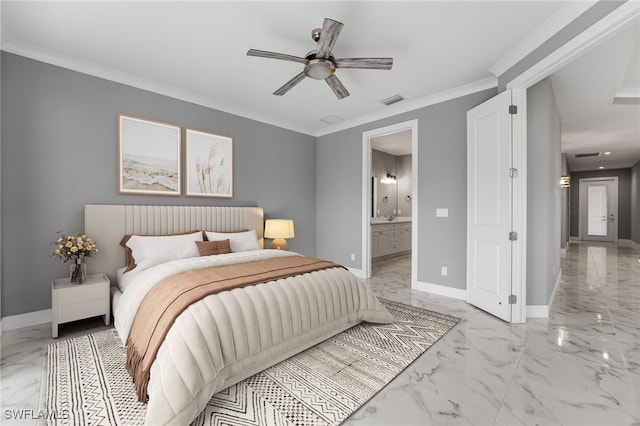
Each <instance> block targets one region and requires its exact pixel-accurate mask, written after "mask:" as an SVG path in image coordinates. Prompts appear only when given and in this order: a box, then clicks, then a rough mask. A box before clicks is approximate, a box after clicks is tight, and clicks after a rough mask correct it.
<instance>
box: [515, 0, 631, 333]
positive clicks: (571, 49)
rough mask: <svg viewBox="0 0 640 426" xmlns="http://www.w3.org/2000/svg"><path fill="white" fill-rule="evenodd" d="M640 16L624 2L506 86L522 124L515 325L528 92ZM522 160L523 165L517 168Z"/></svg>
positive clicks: (519, 319) (521, 265) (520, 290)
mask: <svg viewBox="0 0 640 426" xmlns="http://www.w3.org/2000/svg"><path fill="white" fill-rule="evenodd" d="M639 16H640V3H638V2H626V3H624V4H623V5H621V6H620V7H618V8H617V9H615V10H614V11H612V12H611V13H609V14H608V15H607V16H605V17H604V18H602V19H601V20H599V21H598V22H596V23H595V24H593V25H592V26H590V27H589V28H587V29H586V30H584V31H583V32H581V33H580V34H578V35H577V36H575V37H574V38H573V39H571V40H569V41H568V42H566V43H565V44H563V45H562V46H560V47H559V48H558V49H556V50H555V51H553V52H552V53H550V54H549V55H548V56H546V57H545V58H544V59H542V60H541V61H539V62H537V63H536V64H534V65H532V66H531V67H530V68H529V69H527V70H525V71H524V72H523V73H522V74H520V75H518V76H517V77H515V78H514V79H513V80H511V81H509V82H507V84H506V89H511V91H512V96H513V98H512V99H514V104H515V105H519V107H518V114H516V115H514V119H515V120H518V121H519V123H518V124H517V125H516V123H515V122H514V135H513V144H514V146H513V150H514V151H513V152H514V153H513V156H514V157H513V158H514V166H513V167H514V168H517V169H518V178H517V179H515V180H514V187H513V191H514V193H513V212H514V224H513V226H514V230H515V229H518V241H520V243H519V244H517V245H514V250H513V254H512V261H513V263H512V276H513V280H512V291H513V294H514V295H516V296H517V300H518V303H516V304H514V305H513V310H512V317H511V318H512V319H511V321H512V322H514V323H525V322H526V321H527V303H526V295H527V233H526V231H527V185H528V184H527V169H526V165H527V89H528V88H529V87H531V86H533V85H534V84H536V83H538V82H539V81H540V80H542V79H544V78H546V77H548V76H549V75H551V74H553V73H554V72H556V71H557V70H559V69H560V68H562V67H563V66H565V65H566V64H568V63H569V62H571V61H572V60H574V59H575V58H577V57H578V56H579V55H581V54H582V53H583V52H586V51H587V50H589V49H590V48H591V47H593V46H594V45H595V44H596V43H598V42H600V41H601V40H604V39H606V38H608V37H610V36H612V35H613V34H615V33H617V32H619V31H621V30H622V29H624V28H625V27H626V26H627V25H632V24H633V23H634V20H635V21H637V20H638V17H639ZM515 102H518V103H515ZM518 151H519V152H518ZM518 161H519V166H518V165H516V164H517V162H518ZM559 178H560V177H558V179H559ZM520 301H522V303H521V302H520ZM551 302H552V301H549V303H551Z"/></svg>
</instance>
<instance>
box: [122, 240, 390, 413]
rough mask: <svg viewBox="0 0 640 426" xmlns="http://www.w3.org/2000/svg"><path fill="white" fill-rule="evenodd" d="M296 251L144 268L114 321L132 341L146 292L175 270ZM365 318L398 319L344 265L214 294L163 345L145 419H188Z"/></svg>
mask: <svg viewBox="0 0 640 426" xmlns="http://www.w3.org/2000/svg"><path fill="white" fill-rule="evenodd" d="M296 255H297V254H296V253H293V252H287V251H281V250H255V251H247V252H241V253H230V254H225V255H218V256H206V257H197V258H189V259H180V260H176V261H172V262H168V263H165V264H161V265H157V266H154V267H152V268H150V269H147V270H143V271H140V272H139V273H137V274H136V275H135V277H134V278H133V279H131V280H130V281H129V282H128V284H127V285H126V289H125V291H124V292H123V293H122V295H121V296H120V298H119V301H118V304H117V306H116V308H115V312H114V316H115V327H116V329H117V330H118V333H119V335H120V338H121V339H122V341H123V342H126V340H127V337H128V335H129V331H130V330H131V326H132V324H133V320H134V318H135V314H136V311H137V310H138V307H139V306H140V304H141V302H142V300H143V299H144V296H145V295H146V294H147V292H148V291H149V290H150V289H151V288H153V287H154V285H155V284H157V283H158V282H160V281H161V280H163V279H164V278H166V277H168V276H170V275H173V274H176V273H179V272H184V271H187V270H191V269H193V268H205V267H211V266H222V265H228V264H232V263H242V262H250V261H254V260H262V259H268V258H274V257H282V256H296ZM125 275H126V274H125ZM363 320H365V321H370V322H390V321H392V318H391V316H390V315H389V313H388V312H387V311H386V310H385V309H384V307H383V306H382V305H381V304H380V302H379V301H378V299H377V298H376V297H375V296H374V295H373V293H372V292H371V291H370V290H369V288H368V287H367V286H366V284H364V283H363V282H362V281H360V280H358V279H357V278H356V277H355V276H354V275H353V274H351V273H350V272H348V271H346V270H344V269H343V268H332V269H326V270H322V271H316V272H312V273H309V274H304V275H299V276H295V277H289V278H285V279H280V280H277V281H273V282H270V283H266V284H258V285H255V286H249V287H245V288H239V289H235V290H232V291H226V292H222V293H219V294H216V295H211V296H207V297H206V298H204V299H203V300H201V301H199V302H196V303H194V304H193V305H191V306H190V307H189V308H188V309H187V310H185V311H184V312H183V313H182V314H181V315H180V316H178V318H177V319H176V322H175V323H174V325H173V327H172V328H171V330H170V331H169V332H168V334H167V337H166V339H165V341H164V343H163V344H162V346H161V347H160V350H159V351H158V355H157V358H156V360H155V362H154V364H153V365H152V367H151V375H150V381H149V385H148V388H147V393H148V395H149V402H148V405H147V417H146V421H145V423H147V424H154V425H163V424H176V425H184V424H188V423H190V422H191V420H192V419H193V418H195V417H196V416H197V415H198V414H199V413H200V411H202V409H203V408H204V407H205V405H206V403H207V402H208V401H209V399H210V398H211V396H212V395H213V394H214V393H216V392H218V391H220V390H222V389H224V388H226V387H228V386H230V385H231V384H233V383H237V382H238V381H240V380H243V379H245V378H247V377H249V376H251V375H253V374H255V373H257V372H258V371H261V370H263V369H264V368H267V367H268V366H270V365H273V364H275V363H276V362H279V361H281V360H283V359H286V358H288V357H289V356H292V355H294V354H295V353H297V352H299V351H301V350H304V349H306V348H308V347H310V346H313V345H314V344H316V343H319V342H320V341H322V340H325V339H327V338H328V337H330V336H332V335H335V334H337V333H339V332H341V331H343V330H346V329H347V328H349V327H351V326H353V325H355V324H357V323H358V322H360V321H363Z"/></svg>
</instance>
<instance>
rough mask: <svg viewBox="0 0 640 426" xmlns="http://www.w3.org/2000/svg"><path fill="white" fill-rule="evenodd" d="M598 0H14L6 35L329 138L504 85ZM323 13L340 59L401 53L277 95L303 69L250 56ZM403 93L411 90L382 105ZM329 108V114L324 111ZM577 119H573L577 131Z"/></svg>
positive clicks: (46, 57) (281, 44) (136, 82)
mask: <svg viewBox="0 0 640 426" xmlns="http://www.w3.org/2000/svg"><path fill="white" fill-rule="evenodd" d="M593 3H594V2H593V1H591V2H582V1H581V2H569V1H535V0H534V1H494V2H488V1H468V2H460V1H410V2H393V1H372V2H366V1H335V2H321V1H313V2H311V1H283V2H270V1H257V2H243V1H234V2H220V1H209V2H205V1H197V2H168V1H161V2H149V1H141V2H118V1H102V2H58V1H47V2H32V1H6V0H5V1H2V3H1V7H2V9H1V13H2V38H1V42H2V50H5V51H8V52H12V53H16V54H20V55H24V56H27V57H31V58H34V59H38V60H43V61H46V62H50V63H53V64H56V65H60V66H64V67H67V68H70V69H74V70H78V71H81V72H86V73H89V74H92V75H96V76H99V77H104V78H108V79H112V80H114V81H119V82H122V83H125V84H130V85H133V86H137V87H141V88H143V89H147V90H152V91H156V92H159V93H163V94H167V95H169V96H174V97H177V98H180V99H184V100H187V101H190V102H195V103H198V104H202V105H205V106H209V107H212V108H216V109H219V110H222V111H226V112H230V113H234V114H238V115H242V116H244V117H248V118H253V119H256V120H260V121H264V122H267V123H270V124H274V125H278V126H282V127H285V128H289V129H292V130H296V131H300V132H303V133H307V134H310V135H320V134H326V133H329V132H331V131H333V130H335V129H338V128H344V127H347V126H349V125H351V124H357V123H361V122H366V121H367V120H369V119H372V118H381V117H383V116H385V115H391V114H392V113H395V112H397V111H401V110H402V109H403V108H405V109H406V108H409V107H411V106H412V105H418V104H420V102H423V101H424V100H425V99H434V98H438V97H439V96H445V95H444V94H447V93H451V92H452V91H455V92H464V91H465V90H467V91H472V90H478V88H482V87H485V88H487V87H491V86H495V84H496V80H495V76H494V75H493V74H492V73H491V72H490V71H489V70H491V71H494V72H495V70H496V69H497V68H501V67H502V68H505V67H506V66H508V65H509V64H511V65H512V64H515V63H516V62H517V61H518V60H519V59H521V58H522V57H523V55H525V54H526V53H528V52H530V51H531V50H532V49H534V48H535V47H537V45H539V44H540V43H542V42H544V41H545V40H546V39H548V38H549V37H550V36H552V35H553V34H554V33H555V32H557V31H558V30H559V29H560V28H561V27H562V26H563V25H564V24H566V23H567V22H570V21H571V20H572V19H574V18H575V17H576V16H578V15H579V14H580V13H582V12H584V10H586V9H587V8H588V7H589V6H590V5H592V4H593ZM325 17H329V18H332V19H335V20H338V21H341V22H342V23H344V28H343V29H342V32H341V33H340V36H339V38H338V41H337V43H336V45H335V48H334V55H335V56H336V57H393V58H394V65H393V69H392V70H391V71H379V70H355V69H338V70H337V73H336V74H337V75H338V77H339V78H340V79H341V80H342V82H343V83H344V85H345V86H346V87H347V89H348V90H349V91H350V92H351V96H349V97H347V98H345V99H342V100H338V99H337V98H336V97H335V95H334V94H333V93H332V91H331V90H330V88H329V87H328V86H327V84H326V83H325V82H322V81H316V80H310V79H305V80H304V81H302V82H301V83H300V84H299V85H297V86H296V87H294V88H293V89H292V90H291V91H290V92H288V93H287V94H286V95H284V96H282V97H280V96H274V95H272V93H273V91H274V90H276V89H277V88H278V87H280V86H281V85H282V84H283V83H284V82H286V81H287V80H289V79H290V78H292V77H293V76H294V75H296V74H298V73H299V72H301V71H302V65H301V64H298V63H294V62H286V61H278V60H272V59H264V58H255V57H248V56H246V52H247V50H248V49H251V48H253V49H260V50H268V51H273V52H280V53H286V54H291V55H296V56H304V55H306V53H307V52H309V51H310V50H312V49H313V48H314V47H315V43H314V42H313V40H312V39H311V35H310V34H311V30H312V29H313V28H315V27H320V26H322V21H323V19H324V18H325ZM558 80H564V79H563V78H562V77H560V78H555V77H554V87H555V88H556V91H557V92H558V98H559V99H558V104H559V108H560V112H561V115H562V120H563V125H564V123H565V121H566V120H565V117H564V115H565V113H566V110H567V109H569V110H570V111H575V108H574V107H566V108H565V105H567V104H566V103H565V102H564V101H562V100H561V98H562V96H563V95H562V93H564V92H568V93H569V95H570V96H574V94H575V93H576V92H575V89H566V90H564V89H562V87H561V86H562V84H563V83H562V82H558ZM569 80H571V81H573V78H571V77H569ZM616 82H617V83H620V82H621V80H620V77H618V80H617V81H616ZM589 84H592V83H589ZM625 84H626V83H625ZM563 90H564V92H563ZM395 94H400V95H402V96H403V97H405V98H406V100H405V101H403V102H400V103H398V104H395V105H393V106H390V107H387V106H384V105H382V104H380V103H379V102H378V101H379V100H380V99H384V98H388V97H389V96H392V95H395ZM616 107H622V106H619V105H617V106H616ZM625 107H626V108H628V106H625ZM631 108H636V107H631ZM326 117H330V118H331V122H332V124H327V123H326V122H323V121H320V120H321V119H323V118H326ZM340 119H343V120H344V121H342V122H337V123H336V121H337V120H340ZM572 120H573V119H572ZM573 121H575V122H576V124H575V125H574V126H573V127H569V128H572V129H575V130H574V131H578V130H577V129H579V125H578V124H577V121H579V120H578V119H576V120H573ZM570 122H572V121H568V122H567V123H570ZM593 122H594V121H593V120H590V121H589V122H588V124H593ZM636 140H637V139H636Z"/></svg>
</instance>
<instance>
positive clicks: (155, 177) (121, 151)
mask: <svg viewBox="0 0 640 426" xmlns="http://www.w3.org/2000/svg"><path fill="white" fill-rule="evenodd" d="M180 141H181V131H180V127H179V126H174V125H173V124H168V123H163V122H160V121H152V120H146V119H142V118H138V117H133V116H128V115H124V114H119V115H118V192H119V193H121V194H146V195H180V194H181V189H182V182H181V171H180V167H181V164H182V159H181V146H180V145H181V143H180Z"/></svg>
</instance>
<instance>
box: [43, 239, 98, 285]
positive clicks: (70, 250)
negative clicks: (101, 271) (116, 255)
mask: <svg viewBox="0 0 640 426" xmlns="http://www.w3.org/2000/svg"><path fill="white" fill-rule="evenodd" d="M52 244H53V245H54V246H55V249H54V250H53V254H52V256H53V257H55V258H57V259H62V260H63V261H65V262H67V261H71V265H70V266H69V276H70V279H71V282H72V283H74V284H82V283H84V282H85V281H86V280H87V264H86V263H85V259H86V258H87V257H91V256H95V255H96V254H97V253H98V247H97V246H96V242H95V241H93V240H92V239H91V238H89V237H88V236H87V235H85V234H80V233H77V232H76V233H75V234H72V235H64V233H63V232H62V231H59V232H58V238H56V240H55V241H54V242H53V243H52Z"/></svg>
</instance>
